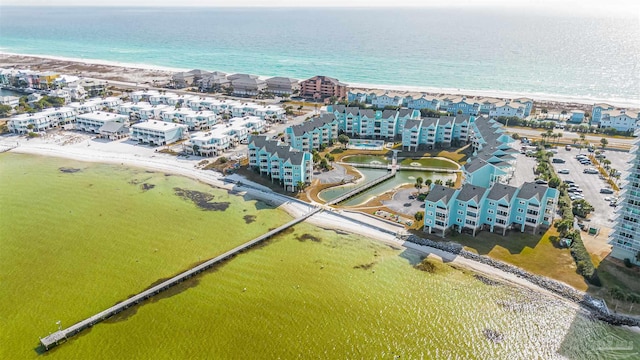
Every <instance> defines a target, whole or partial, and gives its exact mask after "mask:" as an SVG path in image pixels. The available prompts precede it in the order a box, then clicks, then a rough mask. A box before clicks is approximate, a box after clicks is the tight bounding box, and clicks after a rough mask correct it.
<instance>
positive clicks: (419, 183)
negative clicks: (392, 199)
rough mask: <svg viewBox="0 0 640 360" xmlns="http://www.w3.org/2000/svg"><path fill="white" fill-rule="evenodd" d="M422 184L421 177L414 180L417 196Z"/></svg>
mask: <svg viewBox="0 0 640 360" xmlns="http://www.w3.org/2000/svg"><path fill="white" fill-rule="evenodd" d="M423 183H424V179H422V177H421V176H418V178H417V179H416V185H415V186H416V189H418V194H419V193H420V189H422V184H423Z"/></svg>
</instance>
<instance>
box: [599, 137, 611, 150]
mask: <svg viewBox="0 0 640 360" xmlns="http://www.w3.org/2000/svg"><path fill="white" fill-rule="evenodd" d="M608 144H609V140H607V139H606V138H602V139H600V147H602V150H604V148H605V147H606V146H607V145H608Z"/></svg>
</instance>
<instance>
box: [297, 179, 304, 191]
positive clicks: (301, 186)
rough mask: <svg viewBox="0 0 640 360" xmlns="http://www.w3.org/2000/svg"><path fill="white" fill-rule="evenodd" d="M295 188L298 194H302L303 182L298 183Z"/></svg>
mask: <svg viewBox="0 0 640 360" xmlns="http://www.w3.org/2000/svg"><path fill="white" fill-rule="evenodd" d="M296 187H297V188H298V192H302V190H304V181H298V182H297V183H296Z"/></svg>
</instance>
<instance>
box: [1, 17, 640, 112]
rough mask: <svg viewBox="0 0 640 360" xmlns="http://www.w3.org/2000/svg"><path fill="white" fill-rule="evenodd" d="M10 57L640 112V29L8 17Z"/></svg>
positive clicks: (592, 21) (419, 21)
mask: <svg viewBox="0 0 640 360" xmlns="http://www.w3.org/2000/svg"><path fill="white" fill-rule="evenodd" d="M0 50H1V51H5V52H15V53H25V54H38V55H56V56H65V57H74V58H84V59H101V60H109V61H116V62H126V63H142V64H151V65H161V66H169V67H179V68H203V69H208V70H221V71H226V72H231V73H233V72H247V73H254V74H259V75H266V76H276V75H279V76H291V77H296V78H300V79H304V78H308V77H311V76H314V75H318V74H322V75H329V76H334V77H337V78H339V79H340V80H342V81H345V82H350V83H366V84H382V85H410V86H420V87H430V88H446V89H467V90H482V91H501V92H512V93H515V94H530V95H539V96H541V95H545V94H546V95H549V94H551V95H560V96H569V97H577V98H588V99H600V100H606V99H613V100H620V101H626V102H635V103H640V71H639V68H638V66H639V64H640V25H639V24H638V21H637V19H634V18H612V17H608V16H606V15H604V14H603V15H602V16H598V15H597V14H593V15H590V16H578V15H567V14H555V13H554V12H553V10H552V9H550V11H549V12H548V13H547V14H545V15H544V16H543V15H541V14H539V13H527V12H526V10H500V9H493V8H487V9H479V8H473V9H461V8H456V9H355V8H354V9H290V8H284V9H264V8H261V9H220V8H196V9H194V8H184V9H180V8H179V9H175V8H170V9H167V8H95V7H91V8H82V7H80V8H76V7H65V8H47V7H40V8H32V7H28V8H19V7H2V8H0Z"/></svg>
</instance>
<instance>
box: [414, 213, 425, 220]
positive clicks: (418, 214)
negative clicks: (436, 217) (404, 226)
mask: <svg viewBox="0 0 640 360" xmlns="http://www.w3.org/2000/svg"><path fill="white" fill-rule="evenodd" d="M413 217H414V219H416V221H420V220H422V219H424V212H422V211H418V212H417V213H415V215H413Z"/></svg>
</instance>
